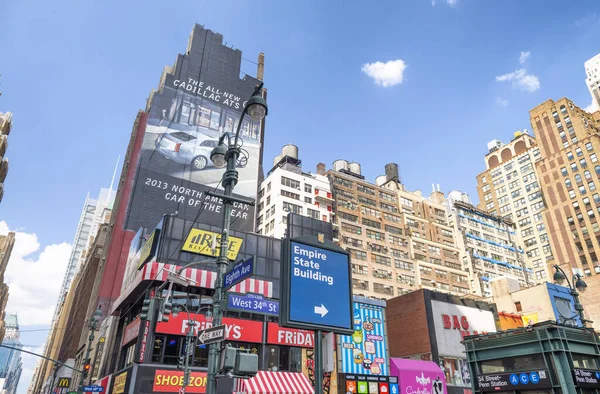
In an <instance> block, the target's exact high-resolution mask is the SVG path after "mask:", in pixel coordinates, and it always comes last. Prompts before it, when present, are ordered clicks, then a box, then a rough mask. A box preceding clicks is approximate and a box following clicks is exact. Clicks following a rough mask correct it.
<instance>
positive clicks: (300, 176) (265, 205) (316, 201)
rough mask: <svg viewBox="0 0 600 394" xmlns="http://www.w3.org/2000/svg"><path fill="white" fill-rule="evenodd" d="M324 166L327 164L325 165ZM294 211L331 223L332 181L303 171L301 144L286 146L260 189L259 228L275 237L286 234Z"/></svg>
mask: <svg viewBox="0 0 600 394" xmlns="http://www.w3.org/2000/svg"><path fill="white" fill-rule="evenodd" d="M323 166H324V165H323ZM290 212H292V213H294V214H297V215H302V216H307V217H311V218H313V219H317V220H321V221H324V222H331V216H332V214H333V196H332V194H331V188H330V186H329V180H328V179H327V177H326V176H324V175H322V174H311V173H306V172H303V171H302V162H301V161H300V159H298V147H297V146H295V145H285V146H284V147H283V148H282V150H281V155H279V156H277V157H276V158H275V160H274V161H273V168H272V169H271V171H269V173H268V175H267V178H266V179H265V180H264V181H263V182H262V184H261V186H260V189H259V192H258V209H257V220H256V229H257V232H258V234H263V235H267V236H271V237H275V238H283V237H285V236H286V230H287V217H288V215H289V213H290Z"/></svg>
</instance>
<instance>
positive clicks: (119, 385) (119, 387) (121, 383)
mask: <svg viewBox="0 0 600 394" xmlns="http://www.w3.org/2000/svg"><path fill="white" fill-rule="evenodd" d="M125 383H127V372H123V373H122V374H120V375H117V376H115V381H114V383H113V389H112V394H123V393H124V392H125Z"/></svg>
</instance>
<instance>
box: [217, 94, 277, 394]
mask: <svg viewBox="0 0 600 394" xmlns="http://www.w3.org/2000/svg"><path fill="white" fill-rule="evenodd" d="M262 87H263V83H262V82H261V83H260V84H258V85H257V86H256V87H255V89H254V93H253V94H252V97H250V99H249V100H248V102H247V103H246V106H245V107H244V110H243V111H242V116H241V117H240V120H239V122H238V126H237V130H236V132H235V136H232V135H231V134H229V133H225V134H223V135H222V136H221V138H219V144H218V145H217V146H216V147H215V148H214V149H213V151H212V153H211V155H210V159H211V161H212V162H213V164H214V165H215V167H218V168H223V167H225V166H227V169H226V170H225V173H224V174H223V180H222V184H223V190H224V193H223V195H219V197H221V199H222V200H223V206H224V210H223V211H224V214H223V230H222V232H221V249H220V253H219V257H218V258H217V279H216V281H215V294H214V298H213V316H214V319H213V324H214V325H215V326H219V325H221V323H222V320H223V305H222V303H223V301H224V295H225V294H224V291H223V275H224V274H225V271H226V269H227V266H228V264H229V260H228V258H227V252H228V246H229V229H230V225H231V209H232V205H233V203H234V202H240V199H238V198H235V197H233V188H234V187H235V185H236V184H237V182H238V171H237V170H236V168H235V166H236V163H237V160H238V158H239V156H240V146H239V145H238V140H239V136H240V130H241V128H242V123H243V121H244V116H245V115H249V116H250V118H251V119H252V120H254V121H260V120H262V119H263V118H264V117H265V116H266V115H267V112H268V109H267V103H266V101H265V100H264V99H263V97H262V94H261V90H262ZM225 139H227V144H225ZM219 346H220V345H219V344H218V343H213V344H211V345H210V349H209V352H208V385H207V387H206V388H207V390H206V392H207V394H215V393H216V392H217V390H216V389H217V372H218V371H217V369H218V364H219Z"/></svg>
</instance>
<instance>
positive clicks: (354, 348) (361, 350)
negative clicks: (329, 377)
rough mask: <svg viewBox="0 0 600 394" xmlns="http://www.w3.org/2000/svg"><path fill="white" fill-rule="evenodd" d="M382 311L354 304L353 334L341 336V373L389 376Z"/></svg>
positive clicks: (374, 307)
mask: <svg viewBox="0 0 600 394" xmlns="http://www.w3.org/2000/svg"><path fill="white" fill-rule="evenodd" d="M384 312H385V308H383V307H381V306H375V305H368V304H363V303H359V302H354V313H353V326H354V333H353V334H352V335H341V336H340V344H341V349H340V351H341V353H342V371H341V372H342V373H351V374H361V375H383V376H385V375H388V365H387V343H386V336H385V321H384V318H385V316H384Z"/></svg>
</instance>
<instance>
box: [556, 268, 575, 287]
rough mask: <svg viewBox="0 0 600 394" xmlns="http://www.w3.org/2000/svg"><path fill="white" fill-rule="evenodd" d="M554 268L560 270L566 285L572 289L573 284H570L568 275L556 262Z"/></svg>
mask: <svg viewBox="0 0 600 394" xmlns="http://www.w3.org/2000/svg"><path fill="white" fill-rule="evenodd" d="M554 269H555V270H557V271H560V272H561V273H562V274H563V276H564V277H565V280H566V281H567V285H569V289H571V290H574V288H573V286H571V282H570V281H569V276H568V275H567V274H566V273H565V271H563V269H562V268H560V267H559V266H558V264H557V265H555V266H554Z"/></svg>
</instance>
